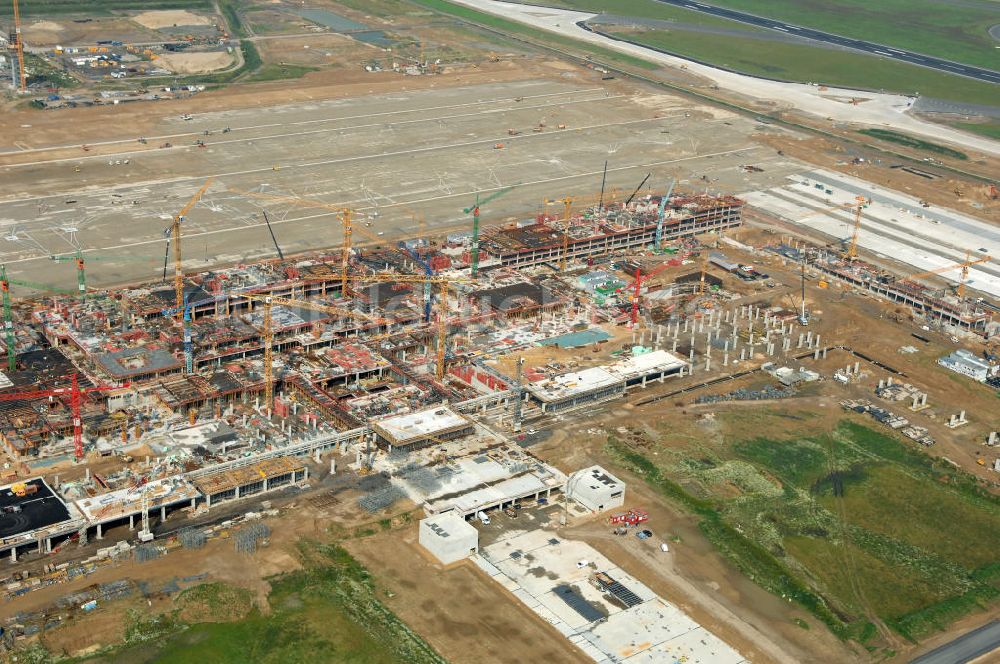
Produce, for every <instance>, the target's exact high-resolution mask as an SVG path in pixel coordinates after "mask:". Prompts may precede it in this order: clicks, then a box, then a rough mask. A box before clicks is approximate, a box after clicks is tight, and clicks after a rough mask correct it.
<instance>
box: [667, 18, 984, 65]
mask: <svg viewBox="0 0 1000 664" xmlns="http://www.w3.org/2000/svg"><path fill="white" fill-rule="evenodd" d="M657 2H662V3H663V4H667V5H673V6H674V7H680V8H682V9H691V10H694V11H697V12H701V13H703V14H709V15H711V16H718V17H720V18H727V19H731V20H733V21H739V22H740V23H746V24H747V25H754V26H757V27H761V28H769V29H771V30H777V31H779V32H784V33H786V34H789V35H794V36H796V37H804V38H806V39H812V40H814V41H819V42H823V43H826V44H834V45H836V46H844V47H846V48H851V49H854V50H856V51H862V52H864V53H870V54H872V55H880V56H882V57H885V58H892V59H893V60H899V61H901V62H908V63H910V64H913V65H919V66H921V67H927V68H929V69H937V70H939V71H943V72H946V73H949V74H958V75H959V76H965V77H967V78H973V79H976V80H978V81H986V82H988V83H1000V72H996V71H993V70H991V69H985V68H982V67H974V66H972V65H966V64H962V63H960V62H953V61H951V60H945V59H943V58H935V57H933V56H930V55H923V54H921V53H914V52H913V51H904V50H901V49H898V48H893V47H891V46H884V45H882V44H876V43H873V42H868V41H863V40H861V39H851V38H850V37H842V36H840V35H835V34H831V33H829V32H822V31H820V30H813V29H812V28H804V27H802V26H798V25H793V24H791V23H784V22H782V21H776V20H774V19H771V18H764V17H761V16H755V15H753V14H747V13H744V12H739V11H735V10H732V9H725V8H723V7H715V6H712V5H705V4H702V3H700V2H692V1H691V0H657Z"/></svg>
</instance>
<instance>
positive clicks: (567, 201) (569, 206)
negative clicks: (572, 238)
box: [545, 196, 575, 272]
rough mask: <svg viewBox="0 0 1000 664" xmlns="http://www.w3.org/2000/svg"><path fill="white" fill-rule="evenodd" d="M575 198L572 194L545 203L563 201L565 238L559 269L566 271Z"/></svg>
mask: <svg viewBox="0 0 1000 664" xmlns="http://www.w3.org/2000/svg"><path fill="white" fill-rule="evenodd" d="M574 200H575V199H574V198H573V197H572V196H566V197H565V198H558V199H556V200H554V201H550V200H546V201H545V204H546V205H550V204H552V203H562V204H563V213H562V219H560V221H562V222H563V239H562V253H561V254H560V256H559V271H560V272H565V271H566V261H567V260H568V259H569V222H570V219H571V215H572V214H573V201H574Z"/></svg>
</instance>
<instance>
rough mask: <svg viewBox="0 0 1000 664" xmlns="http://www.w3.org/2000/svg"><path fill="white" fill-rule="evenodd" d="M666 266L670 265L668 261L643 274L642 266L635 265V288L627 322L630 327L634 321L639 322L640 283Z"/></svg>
mask: <svg viewBox="0 0 1000 664" xmlns="http://www.w3.org/2000/svg"><path fill="white" fill-rule="evenodd" d="M668 267H670V263H663V264H662V265H660V266H659V267H658V268H656V269H655V270H653V271H652V272H650V273H649V274H647V275H645V276H643V274H642V268H639V267H637V268H636V269H635V279H634V282H633V283H634V284H635V290H634V291H633V293H632V316H631V318H630V324H629V326H630V327H635V325H636V323H638V322H639V300H640V299H641V297H642V296H641V294H640V289H641V288H642V283H643V282H644V281H645V280H646V279H649V278H650V277H652V276H654V275H657V274H659V273H660V272H663V271H664V270H665V269H667V268H668Z"/></svg>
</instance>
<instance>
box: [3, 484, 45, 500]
mask: <svg viewBox="0 0 1000 664" xmlns="http://www.w3.org/2000/svg"><path fill="white" fill-rule="evenodd" d="M10 490H11V492H13V494H14V495H15V496H17V497H18V498H24V497H25V496H33V495H35V494H36V493H38V485H37V484H28V483H27V482H18V483H17V484H14V485H13V486H11V487H10Z"/></svg>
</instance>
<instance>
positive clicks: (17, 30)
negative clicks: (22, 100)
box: [10, 0, 28, 92]
mask: <svg viewBox="0 0 1000 664" xmlns="http://www.w3.org/2000/svg"><path fill="white" fill-rule="evenodd" d="M10 47H11V50H12V51H14V53H15V54H16V57H17V66H18V69H19V71H18V74H19V76H20V82H21V85H20V90H21V92H27V91H28V77H27V75H26V74H25V73H24V38H23V37H21V9H20V7H18V5H17V0H14V43H12V44H11V45H10Z"/></svg>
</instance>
